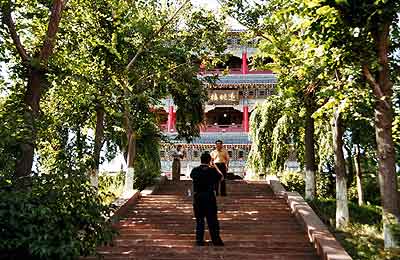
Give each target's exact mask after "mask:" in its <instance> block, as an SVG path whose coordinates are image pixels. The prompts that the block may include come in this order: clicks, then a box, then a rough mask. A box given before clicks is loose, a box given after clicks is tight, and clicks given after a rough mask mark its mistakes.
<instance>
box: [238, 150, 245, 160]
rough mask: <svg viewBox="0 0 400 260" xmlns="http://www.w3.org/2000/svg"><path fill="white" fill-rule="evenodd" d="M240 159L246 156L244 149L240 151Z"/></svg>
mask: <svg viewBox="0 0 400 260" xmlns="http://www.w3.org/2000/svg"><path fill="white" fill-rule="evenodd" d="M238 157H239V159H242V158H244V151H242V150H240V151H239V156H238Z"/></svg>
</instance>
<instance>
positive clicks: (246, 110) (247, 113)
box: [243, 105, 249, 132]
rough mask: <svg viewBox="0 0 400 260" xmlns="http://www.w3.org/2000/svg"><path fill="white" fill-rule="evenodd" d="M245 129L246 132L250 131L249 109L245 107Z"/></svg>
mask: <svg viewBox="0 0 400 260" xmlns="http://www.w3.org/2000/svg"><path fill="white" fill-rule="evenodd" d="M243 129H244V131H245V132H248V131H249V107H248V106H247V105H244V106H243Z"/></svg>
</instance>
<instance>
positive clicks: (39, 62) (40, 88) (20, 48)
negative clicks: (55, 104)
mask: <svg viewBox="0 0 400 260" xmlns="http://www.w3.org/2000/svg"><path fill="white" fill-rule="evenodd" d="M66 2H67V1H65V0H54V1H52V3H51V4H49V5H50V6H48V7H49V9H50V10H51V14H50V18H49V19H48V20H49V21H48V25H47V32H46V34H45V36H44V37H43V40H42V41H41V42H40V43H36V44H35V43H34V44H33V45H31V46H28V47H29V49H30V52H28V49H27V47H26V45H25V44H24V43H23V42H22V40H21V36H20V33H21V32H19V31H18V30H17V28H18V27H17V26H16V23H15V21H14V19H13V17H15V16H13V12H17V13H24V12H25V13H31V12H32V11H33V9H34V8H36V7H38V6H42V5H41V4H40V3H39V2H38V1H35V2H33V3H31V2H30V3H29V4H27V3H22V5H21V6H17V5H15V4H14V3H13V2H12V1H10V0H2V1H1V2H0V8H1V21H2V30H1V31H2V34H3V37H4V38H8V39H11V40H12V48H10V51H12V52H13V53H18V56H19V58H18V64H19V66H20V68H21V70H22V71H21V72H20V73H21V76H22V78H24V79H25V84H26V86H25V94H24V105H25V106H26V111H25V124H26V127H28V128H29V129H30V130H31V132H32V133H31V136H30V137H29V138H26V139H25V140H24V139H23V140H21V142H19V144H18V145H19V152H20V155H19V156H18V158H17V162H16V171H15V175H16V176H17V177H23V176H27V175H29V174H30V173H31V169H32V164H33V158H34V153H35V147H36V142H37V136H36V135H37V124H38V121H39V120H40V119H39V118H40V99H41V97H42V93H43V92H44V90H45V87H46V82H47V77H46V73H47V66H48V63H49V59H50V57H51V55H52V53H53V50H54V46H55V44H56V36H57V32H58V29H59V25H60V21H61V16H62V12H63V10H64V8H65V4H66ZM25 4H27V5H25ZM46 7H47V6H46ZM33 34H35V32H33ZM25 37H26V38H29V32H28V35H24V38H25Z"/></svg>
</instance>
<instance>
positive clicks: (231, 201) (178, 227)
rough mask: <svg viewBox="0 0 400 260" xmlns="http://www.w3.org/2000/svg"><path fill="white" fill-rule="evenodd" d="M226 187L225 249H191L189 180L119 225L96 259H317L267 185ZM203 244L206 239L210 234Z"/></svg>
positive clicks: (168, 187)
mask: <svg viewBox="0 0 400 260" xmlns="http://www.w3.org/2000/svg"><path fill="white" fill-rule="evenodd" d="M227 188H228V196H227V197H218V218H219V221H220V226H221V237H222V239H223V241H224V243H225V246H224V247H214V246H212V244H211V242H209V243H206V246H204V247H198V246H195V236H194V229H195V220H194V218H193V210H192V198H191V197H189V196H188V190H191V181H180V182H167V183H166V184H164V185H163V186H161V188H160V190H159V191H157V192H155V193H154V194H153V195H148V196H143V197H141V199H140V200H139V202H138V203H137V204H136V205H135V206H134V207H133V208H132V209H130V210H129V211H128V214H127V215H126V216H124V218H123V219H121V220H120V221H119V223H118V224H117V227H118V229H119V232H120V234H119V236H117V237H116V238H115V239H114V241H113V246H107V247H101V248H99V249H98V254H99V256H100V259H109V260H119V259H121V260H122V259H131V260H136V259H141V260H150V259H152V260H184V259H185V260H186V259H187V260H193V259H200V260H203V259H204V260H205V259H207V260H208V259H210V260H217V259H218V260H221V259H229V260H243V259H244V258H247V259H251V260H261V259H263V260H266V259H271V260H272V259H279V260H316V259H321V258H320V257H318V256H317V253H316V250H315V249H314V247H313V246H312V244H311V243H310V242H309V240H308V238H307V236H306V233H305V232H304V230H303V229H302V227H301V226H300V224H299V223H298V222H297V220H296V218H295V217H294V215H293V214H291V212H290V209H289V207H288V205H287V203H286V202H285V200H284V199H283V198H277V197H274V195H273V192H272V190H271V189H270V188H269V186H268V185H267V184H265V183H261V182H247V181H228V183H227ZM205 239H206V240H210V237H209V234H208V231H206V234H205ZM84 259H98V258H97V257H87V258H84Z"/></svg>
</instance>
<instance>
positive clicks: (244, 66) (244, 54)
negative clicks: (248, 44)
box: [242, 51, 248, 74]
mask: <svg viewBox="0 0 400 260" xmlns="http://www.w3.org/2000/svg"><path fill="white" fill-rule="evenodd" d="M247 72H248V66H247V52H246V51H243V52H242V74H247Z"/></svg>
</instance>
